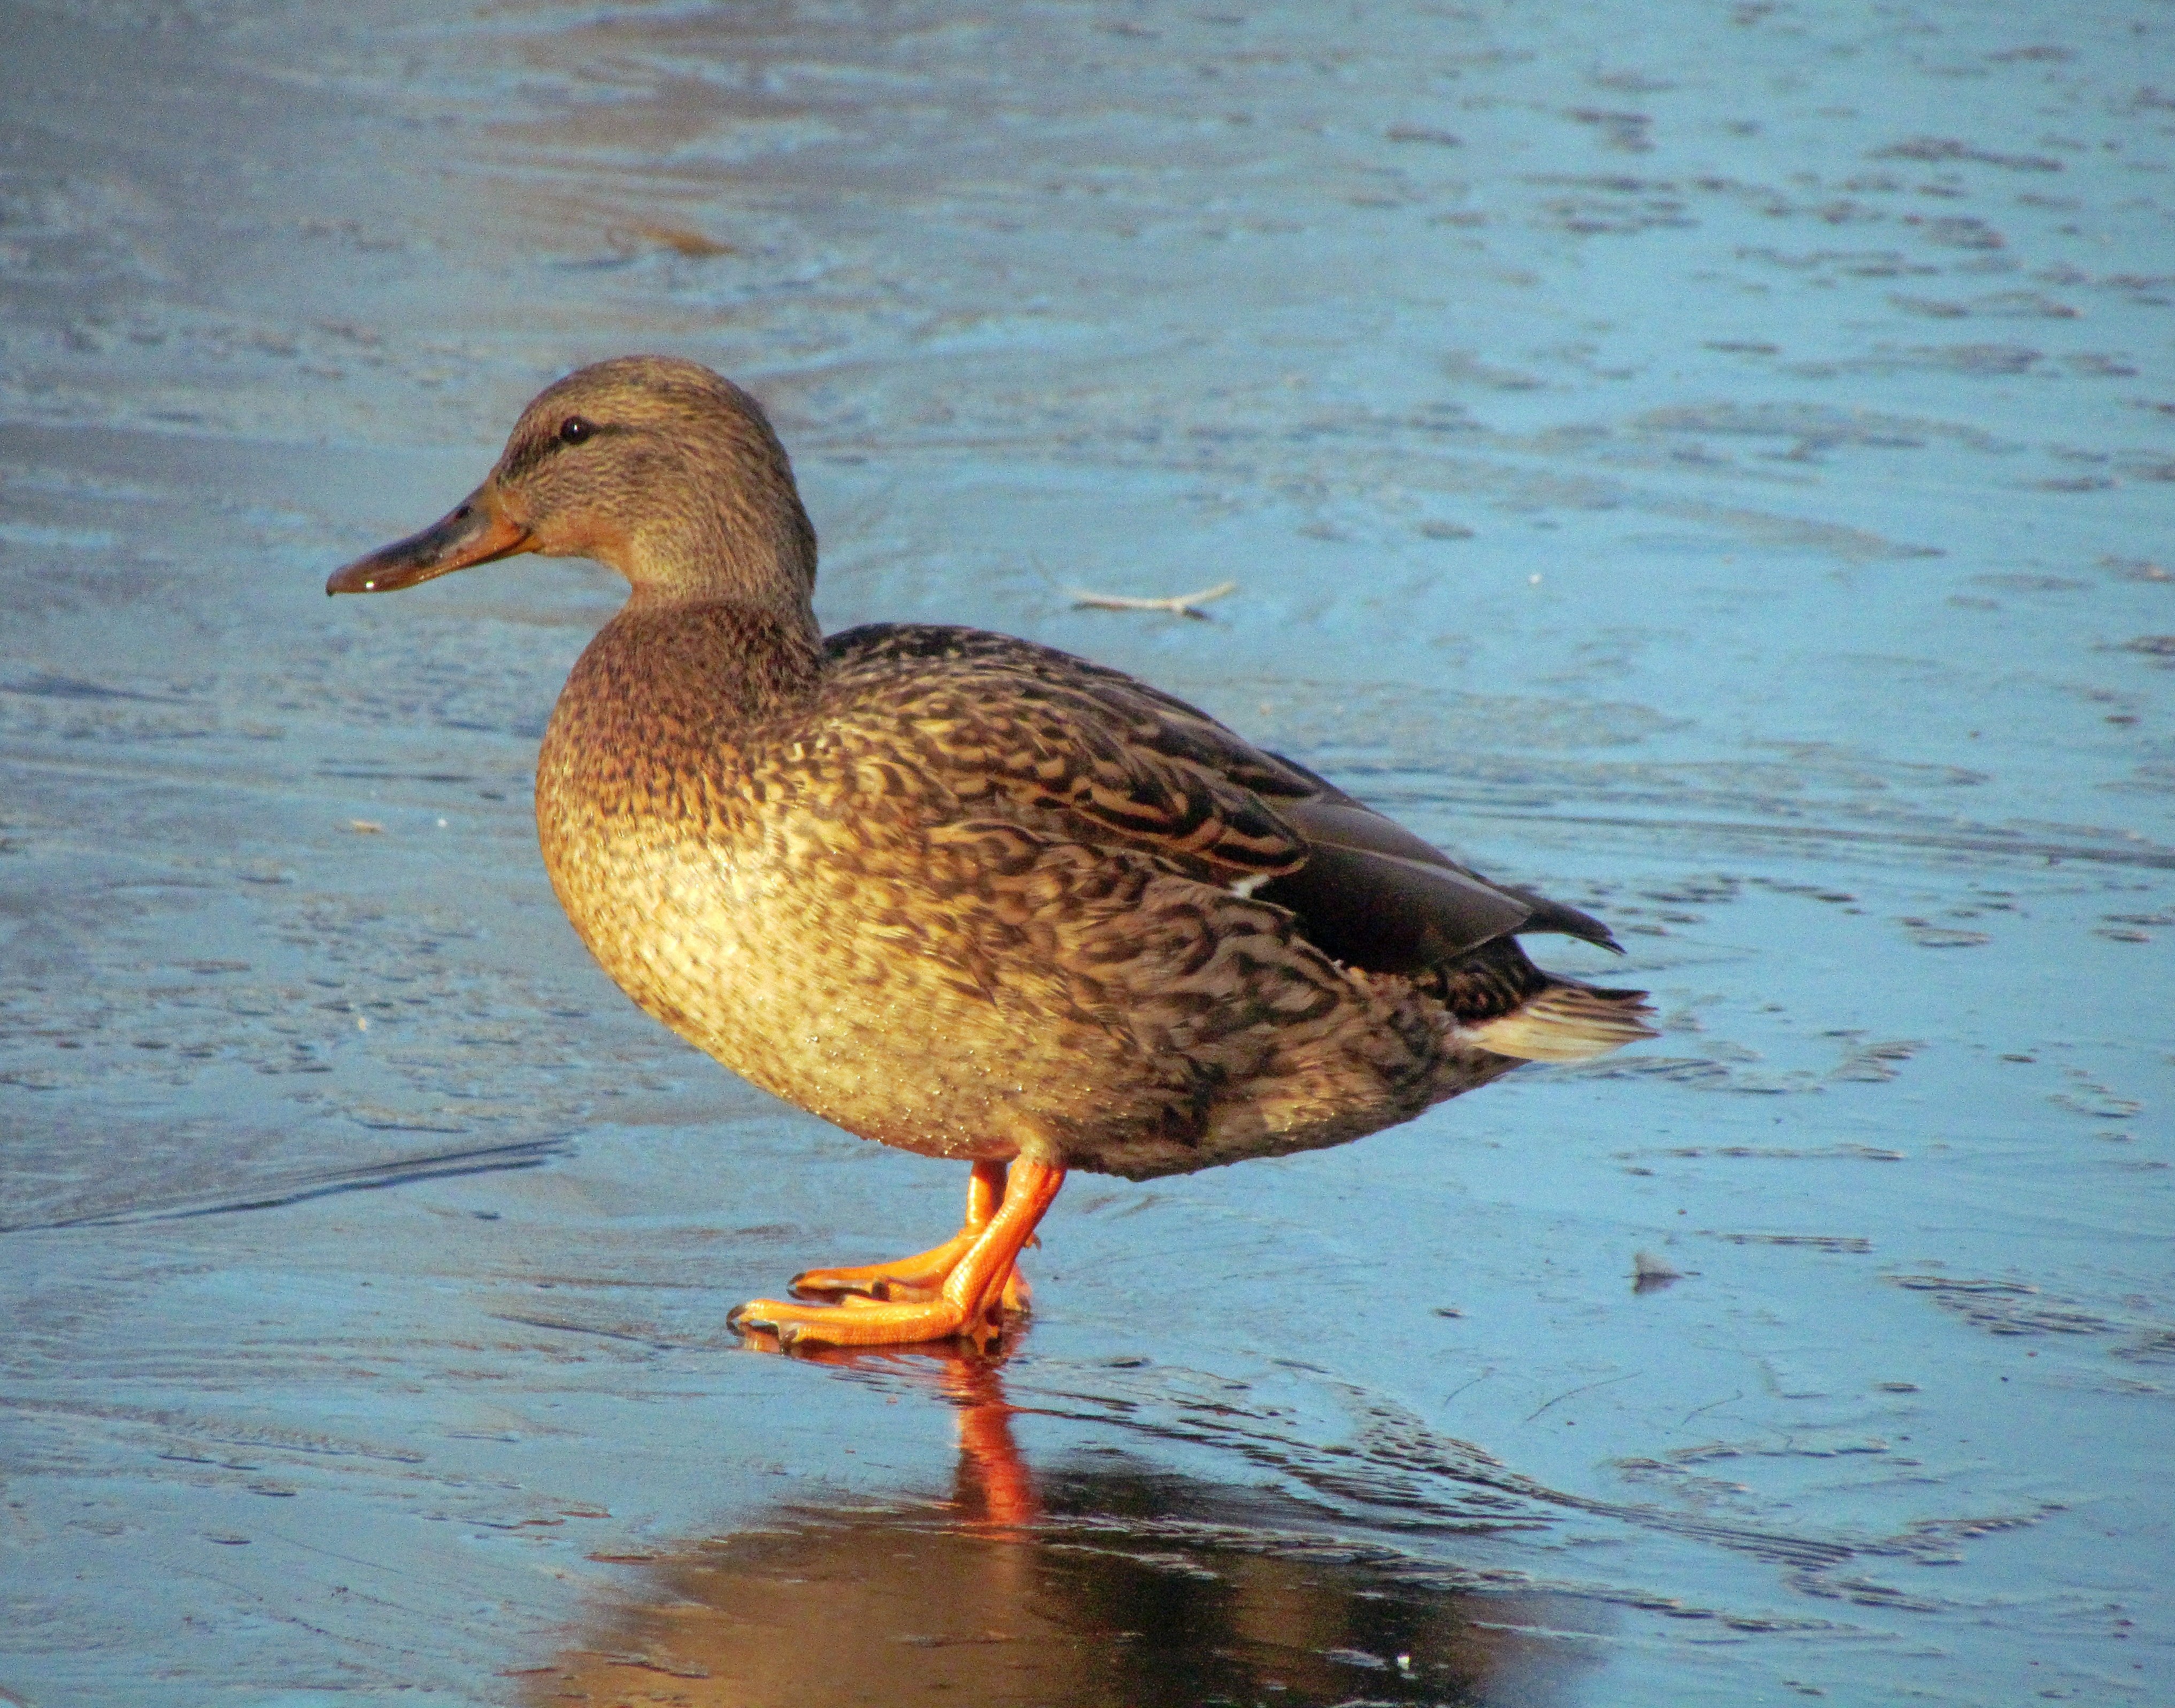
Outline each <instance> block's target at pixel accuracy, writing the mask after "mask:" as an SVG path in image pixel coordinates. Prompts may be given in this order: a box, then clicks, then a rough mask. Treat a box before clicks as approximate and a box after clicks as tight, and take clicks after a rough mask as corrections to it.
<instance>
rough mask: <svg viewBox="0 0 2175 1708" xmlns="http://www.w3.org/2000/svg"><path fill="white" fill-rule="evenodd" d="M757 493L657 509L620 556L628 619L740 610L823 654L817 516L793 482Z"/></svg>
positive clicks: (714, 490) (713, 491)
mask: <svg viewBox="0 0 2175 1708" xmlns="http://www.w3.org/2000/svg"><path fill="white" fill-rule="evenodd" d="M781 454H782V453H781ZM748 484H749V488H750V490H749V491H746V492H743V491H741V490H740V488H739V487H738V486H714V485H713V486H709V487H705V488H701V489H696V490H692V491H687V492H685V493H682V494H680V495H677V496H668V498H667V499H666V500H665V501H663V502H658V503H657V504H655V505H654V507H653V508H652V510H651V512H650V514H649V515H648V517H647V518H645V519H644V521H643V523H642V524H641V525H640V526H639V527H638V528H637V529H636V530H635V532H634V534H633V536H632V539H631V540H628V541H627V542H626V546H625V547H624V548H623V550H622V552H621V554H620V556H619V563H620V567H621V572H623V573H624V574H625V575H626V578H627V580H628V582H629V583H632V587H633V589H634V590H633V593H632V594H631V595H630V597H629V598H628V600H627V605H626V613H627V614H628V615H634V614H637V613H639V614H643V615H651V614H659V615H661V614H663V613H665V612H668V611H695V610H708V609H712V608H737V609H739V610H742V611H745V612H749V613H753V614H755V615H761V616H767V617H768V618H770V619H771V620H772V621H773V622H774V623H775V625H776V626H777V627H778V629H779V630H781V631H784V632H796V633H798V634H800V636H801V637H804V638H805V640H806V642H807V643H808V644H809V645H811V646H816V645H820V644H821V642H822V632H821V631H820V630H819V629H818V628H817V627H816V613H815V610H814V609H813V608H812V607H811V604H810V600H811V598H812V597H813V596H814V594H815V591H816V530H815V529H814V527H813V526H812V525H811V523H810V522H809V520H808V512H806V511H805V510H804V509H803V508H802V507H801V504H800V496H799V495H798V494H797V493H796V492H795V491H794V490H793V486H792V481H791V477H790V475H789V474H785V475H784V476H783V477H782V478H781V480H779V481H778V482H777V483H775V485H774V490H773V486H769V485H762V484H760V483H755V482H752V481H751V482H750V483H748ZM752 633H753V631H751V636H752Z"/></svg>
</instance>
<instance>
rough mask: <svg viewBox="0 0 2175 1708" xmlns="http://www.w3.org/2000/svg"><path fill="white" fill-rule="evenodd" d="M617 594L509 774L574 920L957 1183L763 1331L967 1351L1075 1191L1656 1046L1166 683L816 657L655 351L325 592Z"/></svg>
mask: <svg viewBox="0 0 2175 1708" xmlns="http://www.w3.org/2000/svg"><path fill="white" fill-rule="evenodd" d="M523 551H540V552H543V553H545V554H547V555H551V556H589V557H594V558H596V559H598V560H599V561H602V562H605V563H606V564H609V565H610V566H611V567H613V568H615V569H616V570H618V571H619V572H621V574H623V575H624V576H626V578H627V580H628V581H629V583H632V588H633V593H632V597H631V598H630V599H628V600H627V603H626V607H625V608H624V609H623V610H621V612H620V614H619V615H617V616H616V617H615V618H613V619H612V621H610V623H608V624H606V625H605V627H604V629H603V630H602V631H601V632H599V634H598V636H597V637H596V638H595V639H594V641H592V642H591V643H590V644H589V647H588V650H587V651H586V652H585V653H583V655H582V658H581V661H580V662H579V663H578V664H576V666H575V667H574V670H573V674H572V676H571V677H570V678H569V679H568V681H567V686H566V690H565V691H564V692H563V693H561V696H560V697H559V703H558V707H557V709H556V711H555V712H554V713H552V718H551V729H550V731H549V733H548V734H547V735H545V741H544V749H543V752H542V755H541V756H540V761H539V764H538V767H537V784H536V805H537V820H538V826H539V829H540V833H541V837H542V841H543V846H544V856H545V865H547V867H548V868H549V869H550V871H551V880H552V882H553V884H554V886H555V887H556V888H557V890H558V892H559V897H560V899H561V902H562V903H564V904H565V906H566V908H567V915H568V917H569V918H570V919H572V921H573V923H574V925H575V928H576V929H577V930H578V931H579V932H580V933H581V935H582V937H583V941H585V942H587V943H588V946H589V947H590V949H591V950H592V951H593V952H594V953H595V955H596V957H597V958H598V959H599V961H601V962H603V963H604V965H605V968H606V970H607V971H609V972H610V973H611V975H612V977H613V978H615V979H617V980H618V981H619V983H620V984H621V986H622V987H623V988H624V989H625V990H626V991H627V992H628V994H629V995H632V997H633V998H634V999H635V1000H636V1001H637V1002H638V1003H640V1004H641V1005H642V1006H643V1007H644V1008H646V1009H647V1010H648V1011H649V1012H650V1013H652V1014H654V1015H655V1016H656V1017H658V1018H659V1019H660V1020H662V1021H664V1022H665V1024H667V1025H668V1026H670V1027H671V1028H674V1029H675V1031H677V1032H679V1033H681V1035H682V1036H683V1037H686V1038H688V1039H690V1040H691V1041H692V1042H693V1043H695V1044H698V1045H700V1046H701V1047H702V1049H706V1050H708V1051H709V1052H710V1053H711V1054H712V1055H715V1056H716V1057H717V1058H718V1059H719V1060H721V1061H723V1062H724V1063H726V1064H727V1065H730V1066H731V1067H733V1068H734V1069H735V1070H736V1071H739V1072H740V1073H741V1074H743V1075H745V1076H746V1077H747V1078H749V1079H751V1080H752V1081H754V1082H756V1083H757V1084H758V1085H760V1086H762V1087H765V1088H766V1089H767V1090H770V1091H772V1092H774V1093H777V1094H778V1095H779V1096H780V1097H784V1098H789V1099H790V1100H791V1101H793V1102H795V1103H799V1104H800V1105H801V1106H802V1107H803V1108H805V1109H811V1110H813V1111H814V1112H815V1113H816V1114H820V1115H822V1116H823V1117H825V1118H826V1119H827V1120H832V1121H835V1122H837V1123H838V1125H841V1126H843V1127H845V1128H846V1129H848V1130H849V1131H853V1132H856V1133H860V1134H861V1135H863V1136H865V1137H869V1138H873V1139H879V1140H881V1141H883V1142H885V1143H887V1144H892V1145H898V1146H902V1147H904V1148H906V1149H908V1150H912V1151H919V1152H922V1153H923V1154H925V1155H928V1156H935V1157H949V1158H957V1159H959V1160H962V1161H966V1162H969V1163H972V1164H973V1165H974V1173H973V1181H972V1186H971V1189H970V1191H969V1196H968V1215H967V1221H966V1225H965V1226H964V1227H963V1228H962V1229H961V1231H960V1233H959V1234H958V1235H957V1237H956V1238H954V1239H952V1240H950V1241H947V1242H946V1244H943V1245H941V1246H939V1247H937V1248H936V1250H933V1251H930V1252H925V1253H924V1254H922V1255H920V1256H919V1257H916V1258H909V1259H907V1260H904V1261H902V1262H898V1263H894V1264H888V1265H874V1266H868V1267H865V1268H858V1269H830V1270H816V1271H812V1272H809V1273H807V1274H805V1275H803V1276H801V1277H799V1278H798V1280H797V1282H796V1283H795V1285H796V1288H797V1289H798V1290H800V1291H802V1292H804V1293H816V1294H822V1295H831V1296H834V1297H837V1298H838V1299H839V1303H838V1304H783V1303H778V1302H776V1301H772V1300H757V1301H756V1302H755V1303H754V1304H749V1305H745V1306H743V1307H741V1309H740V1312H739V1313H738V1320H740V1321H741V1322H744V1323H747V1324H751V1325H754V1326H762V1327H769V1328H774V1329H775V1330H776V1331H778V1336H779V1338H780V1339H781V1341H784V1342H793V1341H795V1340H800V1341H805V1342H810V1343H832V1344H876V1343H882V1342H906V1341H918V1340H926V1339H931V1338H936V1337H944V1336H948V1335H953V1334H960V1333H974V1332H979V1331H980V1330H981V1329H982V1328H983V1327H984V1325H985V1324H986V1323H987V1321H988V1320H990V1317H991V1316H992V1315H994V1313H995V1310H996V1309H997V1308H998V1306H999V1304H1001V1302H1003V1301H1005V1300H1006V1299H1012V1300H1017V1298H1018V1297H1019V1293H1018V1290H1017V1283H1016V1282H1014V1279H1013V1262H1014V1260H1015V1258H1016V1257H1017V1255H1018V1253H1019V1251H1020V1250H1021V1248H1022V1246H1023V1245H1024V1244H1026V1242H1027V1241H1028V1239H1029V1238H1030V1237H1031V1236H1032V1234H1033V1230H1034V1227H1035V1224H1036V1223H1037V1222H1038V1221H1039V1219H1040V1218H1041V1217H1042V1215H1043V1212H1044V1211H1045V1210H1046V1209H1047V1208H1048V1207H1049V1206H1050V1201H1051V1200H1052V1199H1053V1198H1055V1196H1056V1193H1057V1190H1058V1188H1059V1185H1060V1184H1061V1183H1062V1181H1063V1179H1064V1178H1065V1173H1066V1170H1067V1169H1069V1168H1089V1169H1095V1170H1099V1171H1102V1172H1105V1173H1110V1174H1124V1175H1127V1176H1130V1177H1131V1178H1133V1179H1146V1178H1148V1177H1151V1176H1154V1175H1158V1174H1182V1173H1185V1172H1188V1171H1190V1170H1192V1169H1195V1168H1207V1167H1210V1166H1212V1165H1213V1164H1216V1163H1229V1162H1236V1161H1239V1160H1240V1159H1242V1158H1249V1157H1264V1156H1277V1155H1280V1154H1283V1153H1285V1152H1292V1151H1300V1150H1307V1149H1311V1148H1315V1147H1320V1146H1324V1145H1333V1144H1340V1143H1342V1142H1343V1141H1346V1140H1348V1139H1354V1138H1358V1137H1359V1136H1361V1135H1362V1134H1364V1133H1369V1132H1372V1131H1375V1130H1376V1129H1377V1128H1380V1127H1385V1126H1388V1125H1392V1124H1394V1123H1396V1122H1398V1121H1402V1120H1409V1119H1410V1118H1411V1117H1412V1116H1413V1115H1415V1114H1418V1113H1419V1112H1420V1111H1421V1110H1422V1109H1426V1108H1427V1107H1428V1106H1429V1104H1431V1103H1438V1102H1440V1101H1441V1100H1442V1099H1444V1098H1450V1097H1454V1096H1456V1094H1457V1093H1460V1092H1462V1091H1467V1090H1470V1089H1471V1088H1472V1087H1474V1086H1477V1085H1481V1084H1483V1083H1485V1082H1487V1081H1489V1080H1491V1079H1494V1078H1495V1077H1496V1076H1499V1075H1500V1074H1503V1073H1505V1072H1508V1071H1510V1070H1511V1068H1513V1067H1515V1066H1516V1065H1518V1063H1519V1062H1521V1061H1523V1060H1551V1061H1553V1060H1576V1059H1579V1058H1581V1057H1585V1056H1589V1055H1599V1054H1602V1053H1603V1052H1604V1051H1607V1050H1609V1049H1614V1048H1616V1047H1617V1046H1618V1045H1619V1044H1624V1043H1626V1042H1629V1041H1630V1040H1631V1039H1633V1038H1642V1037H1646V1036H1649V1035H1650V1033H1649V1029H1648V1028H1647V1027H1646V1024H1645V1023H1644V1022H1643V1020H1642V1019H1641V1015H1642V1014H1644V1013H1645V1012H1646V1011H1645V1009H1644V1008H1643V1007H1642V1006H1641V1004H1640V1001H1639V995H1640V993H1637V992H1633V991H1617V990H1593V989H1592V988H1590V987H1588V986H1587V985H1584V984H1578V983H1576V982H1574V981H1572V980H1569V979H1560V978H1557V977H1555V976H1554V975H1552V974H1550V973H1543V972H1542V971H1540V970H1539V969H1538V968H1536V967H1535V966H1534V965H1533V964H1532V962H1530V961H1528V960H1527V958H1526V956H1525V954H1524V952H1522V951H1521V949H1520V948H1519V947H1518V945H1517V942H1516V935H1515V934H1516V933H1518V932H1521V931H1557V932H1565V933H1568V934H1570V935H1574V936H1580V937H1584V938H1587V940H1589V941H1593V942H1597V943H1602V944H1606V945H1608V946H1612V947H1613V946H1614V945H1613V943H1611V941H1610V939H1609V936H1608V931H1607V930H1606V929H1605V928H1603V926H1602V925H1601V924H1599V923H1598V922H1597V921H1596V920H1594V919H1590V918H1588V917H1587V915H1586V914H1581V913H1580V912H1578V911H1577V910H1576V909H1575V908H1566V907H1564V906H1562V905H1560V904H1559V903H1553V902H1549V901H1545V900H1543V899H1542V898H1540V897H1537V896H1533V895H1530V894H1527V892H1523V891H1520V890H1516V889H1511V888H1509V887H1505V886H1502V885H1498V884H1492V883H1489V882H1488V881H1486V880H1484V879H1483V878H1481V877H1479V876H1478V875H1477V874H1475V873H1473V872H1470V871H1468V870H1466V869H1465V868H1463V867H1462V866H1459V865H1455V864H1454V863H1452V862H1451V861H1450V860H1449V859H1445V857H1444V856H1443V855H1442V854H1439V853H1438V852H1437V851H1436V850H1435V849H1432V848H1430V847H1429V846H1428V845H1427V844H1426V843H1424V842H1422V841H1421V840H1420V839H1419V838H1417V837H1415V836H1413V835H1412V834H1411V833H1410V832H1407V831H1405V830H1403V829H1401V828H1400V827H1398V826H1397V825H1395V824H1393V823H1391V821H1389V820H1387V819H1386V818H1383V817H1381V816H1380V815H1378V814H1376V813H1375V812H1372V811H1369V810H1368V809H1367V808H1366V807H1364V806H1362V805H1360V804H1359V802H1358V801H1356V800H1353V799H1352V798H1351V797H1350V796H1349V795H1347V794H1343V793H1342V792H1341V791H1339V790H1338V789H1336V788H1334V787H1332V785H1331V784H1327V783H1326V782H1324V781H1323V780H1322V779H1321V778H1319V777H1316V776H1315V775H1314V773H1311V772H1310V771H1308V770H1306V769H1305V768H1304V767H1301V766H1299V765H1295V764H1294V763H1292V762H1290V761H1288V760H1286V759H1283V758H1281V757H1279V756H1277V755H1274V754H1272V753H1267V752H1264V751H1261V750H1259V749H1257V748H1255V747H1252V746H1249V745H1248V744H1247V743H1246V742H1245V741H1243V740H1240V739H1239V737H1238V736H1236V735H1233V734H1232V733H1231V732H1230V731H1229V730H1228V729H1223V727H1222V726H1221V725H1219V724H1216V723H1215V722H1213V721H1212V719H1210V718H1207V717H1206V716H1205V715H1203V714H1202V713H1199V712H1197V711H1195V710H1194V709H1193V708H1191V707H1189V706H1186V705H1185V704H1183V703H1181V702H1179V701H1177V700H1174V699H1172V698H1171V697H1169V696H1168V695H1165V694H1162V693H1159V692H1158V691H1156V690H1154V689H1153V688H1150V687H1147V686H1143V685H1142V684H1141V683H1139V682H1136V681H1134V680H1131V679H1130V678H1128V677H1126V676H1123V675H1120V674H1118V673H1117V672H1116V671H1114V670H1104V669H1101V668H1099V667H1098V666H1096V665H1093V664H1087V663H1085V662H1083V661H1082V660H1080V659H1075V658H1071V657H1068V656H1067V655H1066V654H1065V653H1057V652H1053V651H1051V650H1050V649H1049V648H1044V647H1039V646H1034V645H1032V644H1030V643H1027V642H1025V641H1017V640H1012V639H1009V638H1007V637H1004V636H1001V635H995V634H988V633H984V632H979V631H975V630H971V629H955V628H940V627H936V626H928V625H920V624H906V625H879V626H872V627H868V628H860V629H854V630H851V631H849V632H846V633H843V634H840V635H835V636H833V637H831V638H830V639H829V640H828V641H826V640H825V639H824V638H823V637H822V635H821V633H820V632H819V631H818V630H817V628H816V619H815V615H814V611H813V609H812V607H811V604H810V599H811V594H812V592H813V589H814V587H815V580H816V536H815V532H814V530H813V529H811V527H810V525H809V523H808V519H807V516H806V514H805V512H804V511H803V510H802V508H801V506H800V497H799V496H798V494H797V493H796V491H795V486H794V482H793V475H792V471H791V469H790V468H789V465H788V464H787V461H786V456H785V453H784V449H783V448H782V447H780V446H779V444H778V440H777V438H776V436H774V435H773V432H772V431H771V429H770V426H769V423H768V422H767V420H765V419H764V417H763V415H762V410H761V409H760V408H759V407H758V406H757V404H756V403H755V401H754V399H751V398H750V397H749V396H747V394H746V393H744V392H742V391H740V390H739V389H738V388H736V387H734V386H732V385H730V384H729V383H728V382H725V381H724V380H721V379H719V377H717V376H716V375H714V374H713V373H711V372H709V371H708V370H707V369H704V368H701V367H698V366H695V365H694V364H692V363H690V362H681V361H667V360H664V359H662V358H657V357H646V356H637V357H628V358H626V359H623V360H621V361H610V362H604V363H600V364H599V365H598V366H594V367H589V368H584V369H583V370H582V371H579V372H578V373H575V374H573V375H571V376H569V377H567V378H566V379H564V380H561V381H560V382H558V383H557V384H556V385H555V386H553V387H551V388H550V389H549V390H547V391H545V393H543V394H542V395H541V396H540V397H538V398H537V399H535V401H534V402H533V403H531V404H529V408H528V409H527V410H526V411H524V412H523V415H522V417H521V420H520V421H519V422H518V424H517V425H516V426H515V427H514V430H513V436H512V438H511V439H510V440H509V441H508V442H507V447H506V451H505V453H504V454H503V455H502V457H501V458H499V462H498V465H497V467H496V469H493V470H492V471H491V476H490V478H489V479H488V480H485V482H484V484H483V485H481V486H480V487H479V488H478V489H477V490H476V491H475V493H474V494H473V495H472V496H470V497H469V500H468V501H467V502H465V503H464V504H463V505H462V506H461V507H459V508H458V509H457V510H455V511H454V512H453V513H452V514H451V515H450V516H448V517H447V518H445V519H444V520H443V521H442V522H440V523H438V524H437V526H435V527H433V528H431V529H426V531H425V532H423V533H421V534H416V535H415V536H414V537H413V538H411V539H409V540H403V541H401V542H400V543H399V544H398V545H391V546H388V547H387V548H385V549H384V550H382V551H379V552H377V553H375V554H373V555H372V556H369V557H366V558H364V559H362V560H361V561H358V562H356V563H354V564H352V565H350V566H349V567H347V568H345V569H344V570H342V571H340V572H339V573H338V574H336V575H335V576H334V577H333V578H332V580H331V582H330V583H329V584H328V590H330V591H332V592H335V593H357V592H370V591H386V590H390V589H393V588H402V587H409V586H412V585H414V584H415V583H417V582H420V581H424V580H427V579H429V578H430V577H433V576H437V575H442V574H445V573H447V572H449V571H452V570H456V569H459V568H462V567H465V566H467V565H469V564H475V563H482V562H486V561H490V560H491V559H493V558H498V557H504V556H509V555H510V554H513V553H515V552H523Z"/></svg>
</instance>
